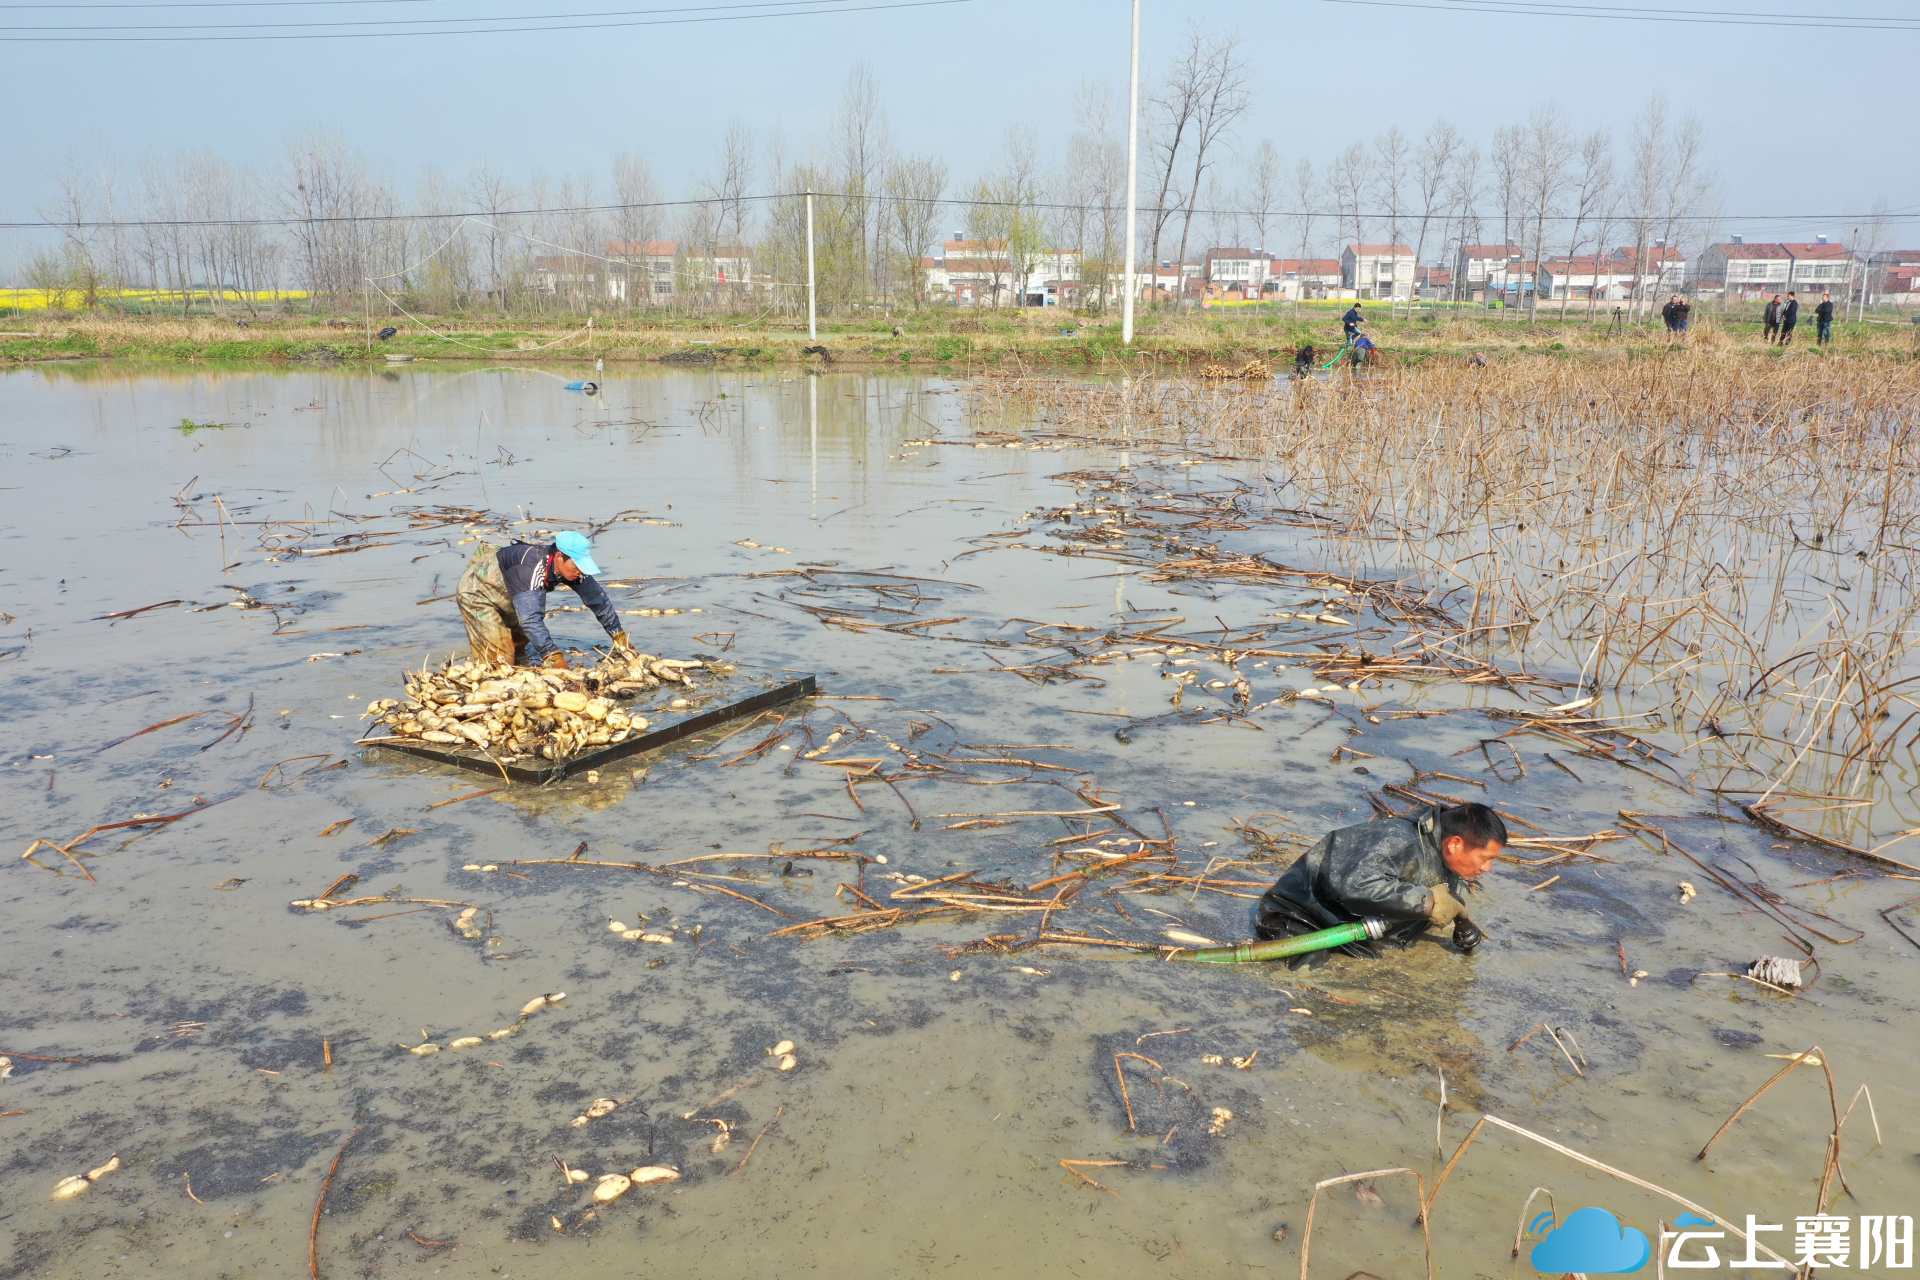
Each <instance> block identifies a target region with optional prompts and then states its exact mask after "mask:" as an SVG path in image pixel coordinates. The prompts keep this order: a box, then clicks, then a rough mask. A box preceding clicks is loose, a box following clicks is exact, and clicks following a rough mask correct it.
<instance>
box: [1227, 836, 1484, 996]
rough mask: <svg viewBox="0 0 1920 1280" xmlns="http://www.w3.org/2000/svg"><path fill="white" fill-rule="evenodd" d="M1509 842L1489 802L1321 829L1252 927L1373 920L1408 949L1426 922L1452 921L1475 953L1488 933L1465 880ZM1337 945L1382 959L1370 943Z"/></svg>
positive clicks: (1276, 932)
mask: <svg viewBox="0 0 1920 1280" xmlns="http://www.w3.org/2000/svg"><path fill="white" fill-rule="evenodd" d="M1506 843H1507V827H1506V824H1505V823H1504V822H1502V821H1500V815H1499V814H1497V813H1495V812H1494V811H1493V810H1491V809H1489V808H1487V806H1486V805H1483V804H1461V805H1454V806H1453V807H1452V808H1447V809H1433V808H1429V809H1424V810H1421V811H1418V812H1415V813H1411V814H1408V815H1407V816H1406V817H1404V818H1381V819H1379V820H1377V821H1374V822H1363V823H1360V824H1359V825H1357V826H1352V827H1342V828H1340V829H1339V830H1338V831H1331V832H1328V833H1327V834H1326V835H1324V836H1322V837H1321V838H1320V843H1318V844H1316V845H1314V846H1313V848H1311V849H1309V850H1307V851H1306V853H1304V854H1302V855H1301V857H1300V860H1299V861H1298V862H1296V863H1294V864H1293V865H1292V866H1291V867H1288V868H1287V870H1286V872H1285V874H1283V875H1282V876H1281V877H1280V878H1279V879H1278V880H1276V881H1275V882H1274V885H1273V888H1271V889H1269V890H1267V892H1266V894H1265V896H1263V897H1262V898H1261V899H1260V905H1259V906H1258V907H1257V908H1256V909H1255V912H1254V930H1253V931H1254V933H1255V935H1256V936H1258V937H1260V938H1261V939H1272V938H1289V937H1294V936H1296V935H1298V934H1302V933H1312V932H1313V931H1315V930H1317V929H1330V928H1332V927H1334V926H1335V925H1342V924H1351V923H1353V922H1354V921H1356V920H1364V919H1368V918H1372V919H1376V920H1384V921H1386V923H1387V932H1386V936H1385V938H1384V939H1383V941H1386V942H1389V943H1392V944H1393V945H1395V946H1398V947H1409V946H1412V945H1413V941H1414V939H1415V938H1416V937H1418V936H1419V935H1420V934H1421V933H1422V932H1423V931H1425V930H1426V929H1427V928H1428V926H1430V925H1446V924H1451V925H1452V926H1453V942H1454V945H1455V946H1457V947H1459V948H1460V949H1461V950H1462V951H1472V950H1473V949H1474V948H1475V947H1477V946H1479V945H1480V941H1481V939H1482V937H1484V936H1485V935H1483V934H1482V933H1481V932H1480V928H1479V926H1478V925H1476V924H1474V923H1473V921H1471V920H1469V919H1467V910H1466V907H1464V906H1463V905H1462V904H1461V900H1462V899H1463V898H1464V897H1465V896H1466V892H1467V885H1468V882H1470V881H1475V880H1478V879H1479V878H1480V877H1481V876H1483V875H1485V874H1486V873H1487V869H1488V868H1489V867H1491V866H1492V865H1493V860H1494V859H1495V858H1496V857H1498V856H1499V855H1500V851H1501V849H1502V848H1503V847H1505V845H1506ZM1336 950H1339V951H1343V952H1345V953H1346V954H1347V955H1350V956H1357V957H1361V958H1364V959H1368V960H1377V959H1379V957H1380V949H1379V947H1378V946H1376V945H1375V944H1374V943H1372V942H1364V941H1363V942H1350V943H1348V944H1347V945H1345V946H1343V947H1338V948H1336ZM1326 956H1327V952H1325V951H1316V952H1311V953H1309V954H1307V955H1303V956H1297V957H1295V958H1294V959H1293V960H1292V961H1291V962H1290V963H1291V965H1292V967H1294V968H1298V967H1299V966H1300V965H1301V964H1303V963H1306V964H1319V963H1321V962H1322V961H1323V960H1324V959H1325V958H1326Z"/></svg>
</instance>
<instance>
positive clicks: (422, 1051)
mask: <svg viewBox="0 0 1920 1280" xmlns="http://www.w3.org/2000/svg"><path fill="white" fill-rule="evenodd" d="M400 1047H401V1048H403V1049H405V1050H406V1051H407V1052H408V1053H411V1054H413V1055H414V1056H415V1057H419V1058H424V1057H426V1056H427V1055H428V1054H432V1053H438V1052H440V1046H439V1045H437V1044H416V1045H401V1046H400Z"/></svg>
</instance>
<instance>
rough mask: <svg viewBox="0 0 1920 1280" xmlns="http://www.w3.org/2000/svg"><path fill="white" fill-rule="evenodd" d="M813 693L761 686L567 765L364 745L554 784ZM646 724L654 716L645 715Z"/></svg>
mask: <svg viewBox="0 0 1920 1280" xmlns="http://www.w3.org/2000/svg"><path fill="white" fill-rule="evenodd" d="M816 688H817V686H816V685H815V683H814V678H813V677H812V676H801V677H800V678H799V679H797V680H788V681H785V682H784V683H780V684H775V685H772V686H771V687H763V688H761V689H760V690H759V691H758V692H755V693H752V694H748V695H747V696H745V697H741V698H737V699H735V700H734V701H731V702H725V703H722V704H720V705H719V706H713V707H707V708H705V709H704V710H697V711H693V712H691V713H690V714H687V715H685V716H684V717H682V718H681V719H678V720H670V721H668V722H666V723H661V722H660V721H658V720H655V722H654V723H653V724H652V725H651V726H650V727H649V728H648V729H647V730H646V731H645V732H643V733H639V734H635V735H634V736H633V737H631V738H628V739H627V740H626V741H625V742H615V743H610V744H608V745H607V746H604V747H599V748H596V749H595V750H592V751H587V752H583V753H582V754H580V755H577V756H572V757H570V758H568V759H566V760H540V761H537V762H535V761H529V760H521V761H518V762H516V763H513V764H505V763H501V762H498V761H495V760H492V759H489V758H488V757H487V756H485V755H482V754H481V753H480V752H479V751H478V750H476V749H474V748H472V747H465V748H461V747H450V746H442V745H440V744H439V743H435V742H415V741H413V740H412V739H410V738H386V739H376V740H373V741H371V742H369V743H368V744H367V745H369V746H375V747H384V748H385V749H386V750H388V751H399V752H404V753H405V754H407V755H410V756H419V757H421V758H422V759H425V760H432V761H434V762H435V763H436V764H450V765H453V766H454V767H455V768H459V769H471V770H473V771H474V772H475V773H484V774H487V775H489V776H492V777H499V776H500V775H501V774H503V773H504V774H505V775H506V776H507V777H508V778H510V779H511V780H513V781H514V782H532V783H543V782H555V781H558V780H559V779H561V778H564V777H566V776H567V775H569V774H576V773H585V772H586V771H587V770H589V769H598V768H601V767H603V766H605V765H608V764H611V763H612V762H613V761H615V760H623V759H625V758H626V757H628V756H632V755H638V754H640V753H641V752H643V751H653V750H655V749H657V748H660V747H664V746H666V745H667V744H668V743H671V742H678V741H679V740H680V739H682V738H685V737H690V736H691V735H693V734H696V733H699V732H700V731H701V730H702V729H711V728H713V726H715V725H717V724H725V723H726V722H727V721H729V720H734V719H738V718H739V717H741V716H746V715H752V714H753V713H754V712H756V711H764V710H766V709H767V708H768V707H777V706H779V705H780V704H781V703H783V702H792V701H794V700H795V699H797V698H810V697H812V696H813V694H814V692H815V690H816ZM649 719H653V717H652V716H651V715H649Z"/></svg>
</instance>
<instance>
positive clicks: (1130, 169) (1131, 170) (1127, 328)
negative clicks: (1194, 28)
mask: <svg viewBox="0 0 1920 1280" xmlns="http://www.w3.org/2000/svg"><path fill="white" fill-rule="evenodd" d="M1139 217H1140V0H1133V63H1132V71H1131V72H1129V74H1128V78H1127V271H1126V279H1125V281H1123V283H1122V288H1123V289H1124V291H1125V292H1124V295H1123V296H1122V297H1121V299H1120V343H1121V345H1122V346H1128V347H1130V346H1132V345H1133V295H1134V292H1135V289H1134V284H1133V269H1134V254H1135V252H1136V249H1135V246H1136V245H1137V244H1138V242H1139V240H1140V236H1139V233H1138V230H1137V228H1136V225H1135V224H1136V223H1137V222H1138V220H1139Z"/></svg>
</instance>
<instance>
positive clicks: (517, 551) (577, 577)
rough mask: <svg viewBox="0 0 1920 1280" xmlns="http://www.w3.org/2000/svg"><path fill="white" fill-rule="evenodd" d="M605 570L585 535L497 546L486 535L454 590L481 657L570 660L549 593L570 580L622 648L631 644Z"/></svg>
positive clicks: (551, 662)
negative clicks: (552, 625)
mask: <svg viewBox="0 0 1920 1280" xmlns="http://www.w3.org/2000/svg"><path fill="white" fill-rule="evenodd" d="M599 573H600V566H599V565H597V564H595V563H594V561H593V544H592V543H590V542H588V541H587V539H586V537H585V535H583V534H578V533H574V532H571V531H569V532H567V533H563V534H561V535H560V536H559V537H557V538H555V539H554V540H553V543H552V545H550V546H540V545H536V544H531V543H525V542H516V543H513V544H512V545H510V546H506V547H495V546H492V545H490V544H488V543H485V542H482V543H481V544H480V545H479V546H478V547H476V548H474V552H473V558H472V559H471V560H469V561H467V568H466V572H464V573H462V574H461V575H460V585H459V586H458V587H456V588H455V589H454V599H455V600H457V601H458V602H459V604H460V616H461V617H462V618H463V619H464V620H465V621H466V624H467V643H468V644H469V645H471V646H473V657H474V660H475V661H476V662H497V663H508V664H512V665H513V666H547V667H564V666H566V665H567V658H566V655H565V654H563V653H561V652H560V646H559V645H557V644H555V643H554V642H553V637H552V636H551V635H549V634H548V633H547V593H548V592H549V591H554V590H557V589H559V588H561V587H571V588H572V589H573V592H574V594H575V595H577V596H579V597H580V602H581V603H582V604H584V605H586V606H587V608H589V609H591V610H593V616H594V617H596V618H598V619H599V620H600V625H601V626H603V627H605V628H606V629H607V635H608V636H610V637H611V638H612V640H613V643H614V646H615V647H616V648H619V649H628V648H631V647H632V646H631V645H629V644H628V643H627V633H626V631H625V630H623V629H622V628H621V626H620V615H619V614H617V613H615V612H614V609H613V601H611V600H609V599H608V598H607V590H606V588H605V587H603V586H601V585H600V583H599V580H598V575H599Z"/></svg>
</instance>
